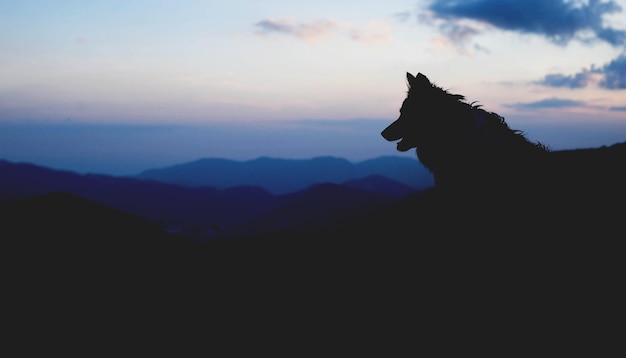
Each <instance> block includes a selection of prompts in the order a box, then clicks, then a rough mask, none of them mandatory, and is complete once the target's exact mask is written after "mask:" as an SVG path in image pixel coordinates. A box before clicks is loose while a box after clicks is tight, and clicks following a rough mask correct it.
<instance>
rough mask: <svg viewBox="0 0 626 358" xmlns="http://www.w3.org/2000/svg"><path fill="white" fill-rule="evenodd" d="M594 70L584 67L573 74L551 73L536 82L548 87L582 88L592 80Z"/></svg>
mask: <svg viewBox="0 0 626 358" xmlns="http://www.w3.org/2000/svg"><path fill="white" fill-rule="evenodd" d="M594 72H595V71H591V70H586V69H585V70H582V71H581V72H579V73H576V74H573V75H564V74H561V73H553V74H549V75H546V76H545V77H544V78H543V79H542V80H541V81H538V82H537V83H538V84H541V85H544V86H549V87H569V88H583V87H587V86H588V85H589V84H590V83H591V82H592V80H593V74H594Z"/></svg>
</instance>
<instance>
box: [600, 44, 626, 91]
mask: <svg viewBox="0 0 626 358" xmlns="http://www.w3.org/2000/svg"><path fill="white" fill-rule="evenodd" d="M602 73H603V75H604V79H603V80H602V81H600V86H602V87H604V88H607V89H625V88H626V52H625V53H622V54H621V55H620V56H619V57H618V58H616V59H615V60H613V61H611V62H609V63H608V64H606V65H604V66H603V67H602Z"/></svg>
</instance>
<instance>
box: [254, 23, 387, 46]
mask: <svg viewBox="0 0 626 358" xmlns="http://www.w3.org/2000/svg"><path fill="white" fill-rule="evenodd" d="M254 26H255V28H256V31H255V33H256V34H258V35H261V36H269V35H275V34H282V35H289V36H293V37H295V38H298V39H300V40H303V41H305V42H309V43H314V42H318V41H320V40H324V39H327V38H330V37H333V36H347V37H348V38H349V39H351V40H352V41H355V42H360V43H364V44H367V45H372V44H390V43H393V36H392V35H391V31H390V29H389V27H388V26H387V24H385V23H384V22H371V23H369V24H368V25H367V26H365V27H362V28H361V27H356V26H352V25H350V24H346V23H343V22H339V21H337V20H334V19H319V20H314V21H310V22H296V21H294V20H292V19H265V20H261V21H259V22H257V23H256V24H254Z"/></svg>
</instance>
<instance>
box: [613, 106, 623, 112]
mask: <svg viewBox="0 0 626 358" xmlns="http://www.w3.org/2000/svg"><path fill="white" fill-rule="evenodd" d="M609 110H610V111H616V112H626V106H620V107H609Z"/></svg>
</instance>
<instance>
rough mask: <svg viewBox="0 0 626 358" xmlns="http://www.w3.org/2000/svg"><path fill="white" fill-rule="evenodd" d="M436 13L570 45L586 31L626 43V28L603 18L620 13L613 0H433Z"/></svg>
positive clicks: (602, 38)
mask: <svg viewBox="0 0 626 358" xmlns="http://www.w3.org/2000/svg"><path fill="white" fill-rule="evenodd" d="M428 9H429V10H430V11H431V12H432V13H433V16H435V17H436V18H439V19H444V20H448V21H455V20H462V19H470V20H476V21H480V22H483V23H487V24H489V25H491V26H493V27H496V28H499V29H502V30H509V31H517V32H521V33H529V34H538V35H543V36H545V37H546V38H548V39H549V40H551V41H552V42H554V43H557V44H566V43H568V42H569V41H570V40H572V39H575V38H578V39H583V40H589V38H586V39H584V38H583V37H582V36H583V34H592V39H599V40H602V41H606V42H608V43H610V44H611V45H614V46H619V45H623V44H624V43H625V42H626V31H624V30H619V29H614V28H611V27H605V26H604V23H603V17H604V16H605V15H607V14H612V13H617V12H620V11H621V10H622V9H621V7H620V6H619V5H618V4H617V3H616V2H615V1H613V0H608V1H601V0H589V1H588V2H587V3H583V2H581V1H568V0H523V1H521V0H465V1H458V0H433V1H432V2H431V4H430V6H429V7H428Z"/></svg>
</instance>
